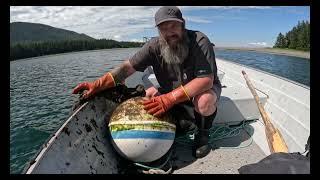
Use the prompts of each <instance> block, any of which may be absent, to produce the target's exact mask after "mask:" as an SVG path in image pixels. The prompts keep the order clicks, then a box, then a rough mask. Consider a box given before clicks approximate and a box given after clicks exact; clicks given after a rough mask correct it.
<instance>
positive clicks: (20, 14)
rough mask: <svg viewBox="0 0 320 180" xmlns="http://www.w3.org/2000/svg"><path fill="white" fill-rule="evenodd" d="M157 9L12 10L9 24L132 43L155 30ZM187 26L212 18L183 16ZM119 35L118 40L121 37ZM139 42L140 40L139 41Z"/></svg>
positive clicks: (185, 8)
mask: <svg viewBox="0 0 320 180" xmlns="http://www.w3.org/2000/svg"><path fill="white" fill-rule="evenodd" d="M158 8H159V7H156V6H129V7H127V6H11V7H10V22H16V21H22V22H31V23H41V24H47V25H50V26H53V27H57V28H63V29H67V30H71V31H75V32H78V33H84V34H87V35H89V36H91V37H94V38H98V39H99V38H107V39H110V38H116V39H117V40H128V39H131V38H130V37H131V36H132V35H135V34H138V33H142V34H143V35H144V33H145V31H146V30H150V29H151V30H154V32H157V31H156V28H155V27H154V14H155V12H156V11H157V10H158ZM253 8H254V9H267V8H270V7H266V6H187V7H185V6H182V7H181V11H182V13H184V12H185V11H191V10H200V9H253ZM185 18H186V20H187V22H194V23H211V22H212V19H215V17H213V18H212V17H203V16H190V15H185ZM120 35H121V36H120ZM141 38H142V37H141Z"/></svg>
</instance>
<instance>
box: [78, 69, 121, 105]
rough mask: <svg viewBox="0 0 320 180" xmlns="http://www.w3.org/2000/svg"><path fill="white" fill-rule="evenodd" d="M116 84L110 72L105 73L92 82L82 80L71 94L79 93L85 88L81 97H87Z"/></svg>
mask: <svg viewBox="0 0 320 180" xmlns="http://www.w3.org/2000/svg"><path fill="white" fill-rule="evenodd" d="M115 85H116V83H115V81H114V79H113V76H112V74H111V73H106V74H105V75H104V76H102V77H100V78H99V79H97V80H95V81H93V82H84V83H80V84H79V85H77V86H76V87H75V88H74V89H73V91H72V94H77V93H81V92H82V91H84V90H87V91H86V92H85V93H84V94H83V95H82V98H84V99H87V98H89V97H91V96H93V95H95V94H96V93H98V92H100V91H103V90H105V89H107V88H111V87H114V86H115Z"/></svg>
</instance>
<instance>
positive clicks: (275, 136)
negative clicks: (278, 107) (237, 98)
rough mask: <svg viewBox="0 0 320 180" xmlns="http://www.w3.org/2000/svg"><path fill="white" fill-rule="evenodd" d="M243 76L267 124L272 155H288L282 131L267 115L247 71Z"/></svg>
mask: <svg viewBox="0 0 320 180" xmlns="http://www.w3.org/2000/svg"><path fill="white" fill-rule="evenodd" d="M242 74H243V76H244V78H245V80H246V83H247V85H248V87H249V89H250V91H251V93H252V95H253V97H254V99H255V101H256V103H257V105H258V108H259V112H260V114H261V117H262V119H263V122H264V124H265V133H266V136H267V141H268V145H269V149H270V152H271V153H275V152H285V153H288V147H287V145H286V143H285V141H284V139H283V137H282V135H281V133H280V131H279V130H278V129H277V128H275V127H274V126H273V124H272V123H271V121H270V118H269V116H268V114H267V113H266V111H265V110H264V108H263V106H262V104H261V102H260V99H259V96H258V94H257V92H256V90H255V89H254V87H253V85H252V84H251V81H250V80H249V78H248V75H247V74H246V72H245V71H242Z"/></svg>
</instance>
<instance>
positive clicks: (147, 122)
mask: <svg viewBox="0 0 320 180" xmlns="http://www.w3.org/2000/svg"><path fill="white" fill-rule="evenodd" d="M141 101H142V98H141V97H135V98H131V99H128V100H127V101H125V102H123V103H121V104H120V105H119V106H118V107H117V108H116V109H115V110H114V112H113V113H112V115H111V118H110V121H109V125H108V126H109V129H110V132H111V136H112V139H113V142H112V144H113V146H114V147H115V149H116V151H117V152H118V153H119V154H120V155H121V156H123V157H124V158H127V159H129V160H131V161H134V162H152V161H155V160H157V159H159V158H161V157H162V156H163V155H165V154H166V153H167V152H168V151H169V149H170V147H171V146H172V144H173V142H174V138H175V131H176V125H175V123H174V120H173V118H172V117H171V116H170V115H165V116H164V117H162V118H157V117H154V116H152V115H150V114H148V113H147V112H146V111H145V110H144V109H143V105H142V104H140V102H141Z"/></svg>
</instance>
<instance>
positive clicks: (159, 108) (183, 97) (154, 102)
mask: <svg viewBox="0 0 320 180" xmlns="http://www.w3.org/2000/svg"><path fill="white" fill-rule="evenodd" d="M187 100H190V97H189V95H188V94H187V92H186V91H185V89H184V88H183V86H182V85H181V86H180V87H179V88H177V89H175V90H173V91H171V92H169V93H167V94H163V95H160V96H156V97H153V98H151V99H149V100H144V101H143V102H142V104H143V105H144V109H145V110H146V111H147V112H148V113H149V114H152V115H154V116H156V117H161V116H162V115H163V114H164V113H165V112H166V111H168V110H169V109H170V108H172V106H174V105H175V104H178V103H181V102H184V101H187Z"/></svg>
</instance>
